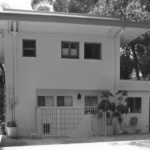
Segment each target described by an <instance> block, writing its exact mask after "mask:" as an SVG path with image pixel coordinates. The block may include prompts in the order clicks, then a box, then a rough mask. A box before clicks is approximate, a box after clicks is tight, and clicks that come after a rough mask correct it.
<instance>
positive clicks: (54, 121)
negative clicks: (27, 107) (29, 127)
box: [37, 107, 105, 137]
mask: <svg viewBox="0 0 150 150" xmlns="http://www.w3.org/2000/svg"><path fill="white" fill-rule="evenodd" d="M37 115H38V134H40V135H41V136H44V137H46V136H69V137H75V136H90V135H99V134H105V121H104V120H105V118H104V117H102V118H101V119H99V118H98V115H97V107H38V111H37Z"/></svg>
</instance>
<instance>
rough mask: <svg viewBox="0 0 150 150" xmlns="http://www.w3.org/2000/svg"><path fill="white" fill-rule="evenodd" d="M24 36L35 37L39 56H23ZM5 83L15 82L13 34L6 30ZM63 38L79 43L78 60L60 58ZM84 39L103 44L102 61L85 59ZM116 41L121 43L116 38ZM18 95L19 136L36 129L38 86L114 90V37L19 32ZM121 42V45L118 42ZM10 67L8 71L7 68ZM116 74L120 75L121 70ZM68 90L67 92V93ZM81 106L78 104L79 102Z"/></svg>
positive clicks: (17, 53)
mask: <svg viewBox="0 0 150 150" xmlns="http://www.w3.org/2000/svg"><path fill="white" fill-rule="evenodd" d="M22 39H36V55H37V56H36V57H31V58H29V57H22ZM5 41H10V42H5V68H6V86H7V88H8V87H9V85H12V81H13V64H12V62H13V60H12V35H11V34H10V33H9V34H8V33H5ZM61 41H75V42H79V43H80V48H79V59H77V60H75V59H62V58H61ZM84 42H95V43H102V60H85V59H84ZM116 43H119V40H117V42H116ZM16 44H17V47H16V55H17V56H16V58H17V60H16V70H17V71H16V79H17V93H18V95H17V98H18V100H19V105H18V106H17V108H16V111H17V114H16V121H17V124H18V126H19V131H20V135H27V134H28V133H30V132H37V128H36V127H37V109H36V107H37V99H36V89H55V90H56V92H57V90H58V89H64V90H65V89H66V90H67V89H69V91H70V90H72V92H73V95H74V96H76V93H78V92H80V91H81V90H83V91H88V90H89V91H91V93H93V94H94V90H96V91H97V90H111V91H113V90H114V87H115V85H114V83H115V75H116V72H115V69H114V66H115V64H117V60H118V59H117V60H116V59H115V53H114V52H115V48H117V47H116V46H115V45H114V40H113V39H111V38H110V39H109V38H107V37H100V36H86V35H77V34H38V33H27V32H19V34H18V35H17V38H16ZM117 45H119V44H117ZM7 70H8V71H7ZM117 74H118V75H119V73H118V71H117ZM67 93H68V92H66V94H67ZM82 102H83V101H82ZM76 105H78V103H76Z"/></svg>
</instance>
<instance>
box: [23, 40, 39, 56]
mask: <svg viewBox="0 0 150 150" xmlns="http://www.w3.org/2000/svg"><path fill="white" fill-rule="evenodd" d="M23 56H24V57H35V56H36V41H35V40H23Z"/></svg>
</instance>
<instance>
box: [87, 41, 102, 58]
mask: <svg viewBox="0 0 150 150" xmlns="http://www.w3.org/2000/svg"><path fill="white" fill-rule="evenodd" d="M86 44H91V45H99V51H100V52H99V54H100V56H99V58H86V57H85V51H86V50H85V45H86ZM84 59H85V60H102V43H94V42H84Z"/></svg>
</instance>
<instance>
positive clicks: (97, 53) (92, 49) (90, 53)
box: [84, 43, 101, 59]
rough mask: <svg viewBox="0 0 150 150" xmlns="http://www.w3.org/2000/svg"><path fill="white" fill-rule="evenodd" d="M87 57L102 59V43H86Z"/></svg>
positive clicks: (85, 56) (85, 54)
mask: <svg viewBox="0 0 150 150" xmlns="http://www.w3.org/2000/svg"><path fill="white" fill-rule="evenodd" d="M84 58H85V59H101V44H99V43H85V44H84Z"/></svg>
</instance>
